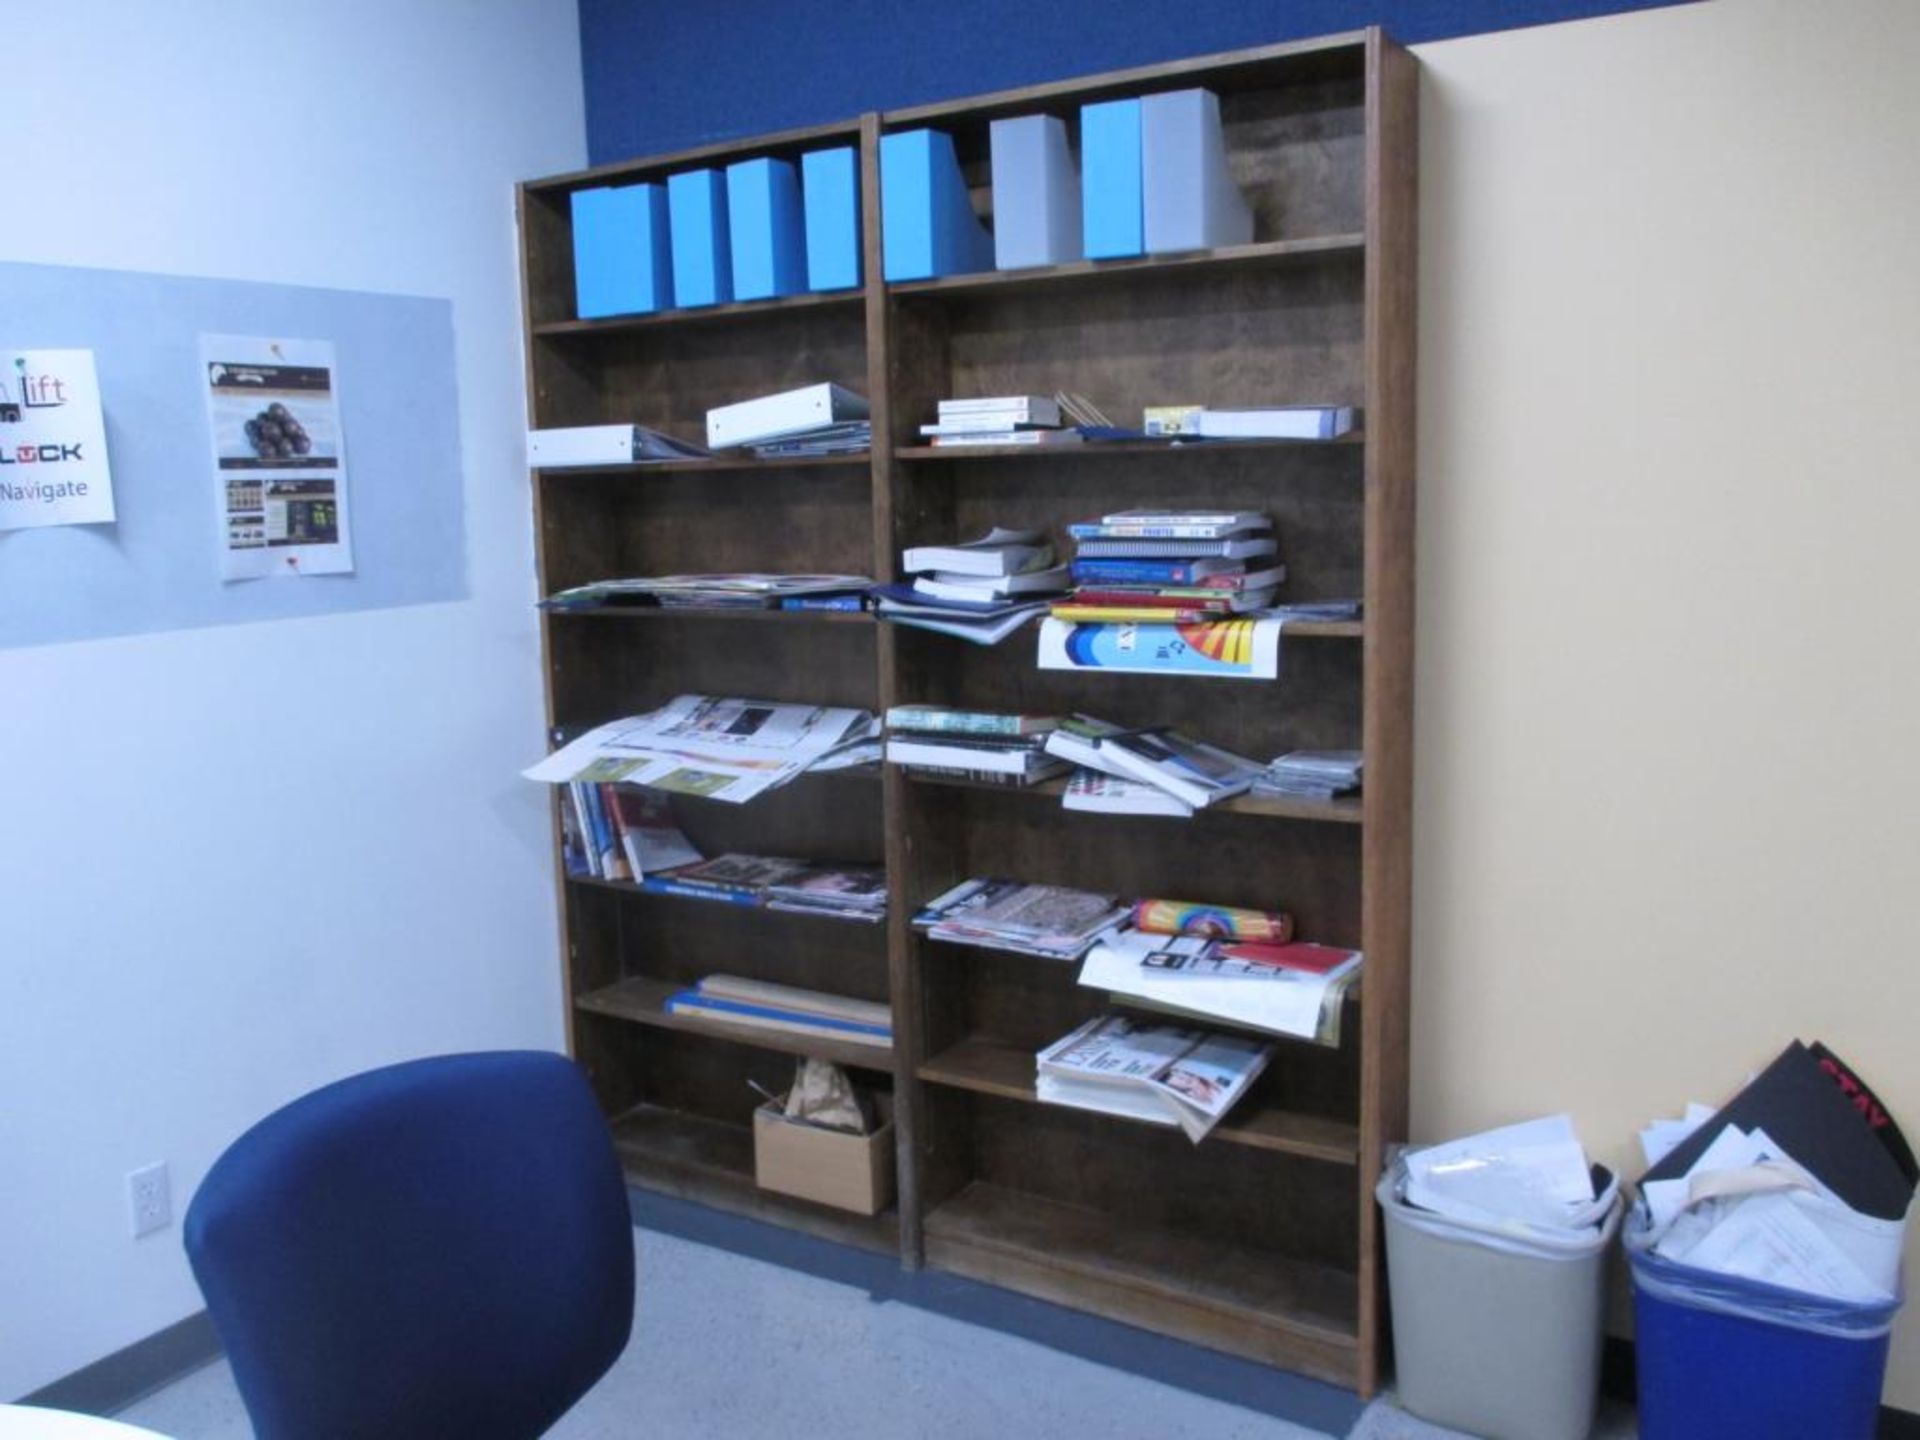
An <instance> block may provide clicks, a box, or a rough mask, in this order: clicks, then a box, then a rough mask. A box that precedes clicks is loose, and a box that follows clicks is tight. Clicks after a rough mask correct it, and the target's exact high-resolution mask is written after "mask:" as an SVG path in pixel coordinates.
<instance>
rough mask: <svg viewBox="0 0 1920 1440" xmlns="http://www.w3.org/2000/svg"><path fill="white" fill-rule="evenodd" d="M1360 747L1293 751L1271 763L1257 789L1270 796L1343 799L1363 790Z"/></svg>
mask: <svg viewBox="0 0 1920 1440" xmlns="http://www.w3.org/2000/svg"><path fill="white" fill-rule="evenodd" d="M1363 763H1364V762H1363V757H1362V755H1361V752H1360V751H1358V750H1291V751H1289V752H1288V753H1287V754H1285V755H1282V756H1280V757H1279V758H1278V759H1276V760H1274V761H1273V762H1272V763H1271V764H1270V765H1268V766H1267V768H1266V771H1265V772H1264V773H1263V774H1262V775H1261V776H1260V777H1259V778H1258V779H1256V780H1255V781H1254V782H1253V783H1254V788H1255V789H1257V790H1259V791H1260V792H1262V793H1263V794H1268V795H1292V796H1297V797H1299V798H1301V799H1306V800H1341V799H1346V798H1349V797H1351V796H1355V795H1358V794H1359V793H1360V772H1361V769H1362V767H1363Z"/></svg>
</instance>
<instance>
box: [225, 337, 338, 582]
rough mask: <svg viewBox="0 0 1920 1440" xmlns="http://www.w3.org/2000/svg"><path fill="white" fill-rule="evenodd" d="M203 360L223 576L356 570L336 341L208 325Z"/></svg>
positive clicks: (246, 577)
mask: <svg viewBox="0 0 1920 1440" xmlns="http://www.w3.org/2000/svg"><path fill="white" fill-rule="evenodd" d="M200 361H201V365H202V367H203V369H204V371H205V374H206V383H207V416H208V420H209V423H210V425H211V428H212V432H213V466H214V485H215V490H216V503H217V506H218V510H219V524H220V575H221V578H222V579H226V580H254V579H259V578H262V577H269V576H270V577H295V576H300V575H345V574H350V573H352V570H353V539H352V532H351V529H350V528H349V526H348V523H347V467H346V456H345V452H344V447H343V443H342V437H341V433H340V405H339V399H338V395H337V393H336V389H335V386H336V380H337V375H338V372H337V370H336V368H335V363H334V354H333V345H332V344H331V342H329V341H325V340H268V339H260V338H255V337H247V336H239V335H202V336H201V337H200Z"/></svg>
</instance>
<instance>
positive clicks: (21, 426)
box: [0, 350, 113, 530]
mask: <svg viewBox="0 0 1920 1440" xmlns="http://www.w3.org/2000/svg"><path fill="white" fill-rule="evenodd" d="M112 519H113V476H112V474H111V473H110V472H109V471H108V469H107V424H106V419H105V417H104V416H103V415H102V413H101V410H100V381H99V378H98V377H97V376H96V375H95V373H94V368H93V352H92V351H91V350H0V530H24V529H27V528H28V527H29V526H33V525H100V524H105V523H107V522H109V521H111V520H112Z"/></svg>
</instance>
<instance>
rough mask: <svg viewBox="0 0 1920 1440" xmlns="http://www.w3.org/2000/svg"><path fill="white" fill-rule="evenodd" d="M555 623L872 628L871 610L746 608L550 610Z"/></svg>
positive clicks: (632, 607) (616, 607) (659, 607)
mask: <svg viewBox="0 0 1920 1440" xmlns="http://www.w3.org/2000/svg"><path fill="white" fill-rule="evenodd" d="M547 613H548V614H549V615H551V616H552V617H553V618H554V619H555V620H629V621H632V620H639V621H656V622H657V621H662V620H726V621H736V620H744V621H752V622H760V623H765V622H768V621H771V622H773V623H775V624H781V625H868V626H870V625H872V624H873V623H874V615H873V612H872V611H871V610H769V609H765V608H755V607H753V606H750V605H742V606H739V607H737V608H729V607H726V606H715V607H714V608H712V609H705V610H703V609H700V608H698V607H694V606H685V605H661V606H657V607H656V606H651V605H603V606H600V607H599V608H597V609H583V610H550V611H548V612H547Z"/></svg>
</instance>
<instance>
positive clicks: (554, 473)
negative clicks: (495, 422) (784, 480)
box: [535, 455, 868, 480]
mask: <svg viewBox="0 0 1920 1440" xmlns="http://www.w3.org/2000/svg"><path fill="white" fill-rule="evenodd" d="M867 463H868V462H867V457H866V456H865V455H790V456H787V457H785V458H784V459H782V458H774V459H767V460H762V459H761V458H760V457H759V456H757V455H742V456H730V455H729V456H715V457H714V458H713V459H711V460H706V459H687V460H637V461H635V462H634V463H633V464H631V465H568V466H566V467H564V468H552V469H543V470H538V471H536V472H535V473H536V474H538V475H539V476H541V477H542V478H543V479H547V480H565V479H568V478H570V477H577V478H580V479H606V478H608V477H610V476H618V477H620V478H622V479H636V478H639V477H641V476H645V475H715V474H732V473H735V472H738V471H742V470H748V471H758V472H763V473H766V474H773V473H774V472H776V471H781V470H847V469H853V470H865V469H866V468H867Z"/></svg>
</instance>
